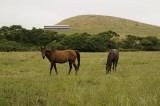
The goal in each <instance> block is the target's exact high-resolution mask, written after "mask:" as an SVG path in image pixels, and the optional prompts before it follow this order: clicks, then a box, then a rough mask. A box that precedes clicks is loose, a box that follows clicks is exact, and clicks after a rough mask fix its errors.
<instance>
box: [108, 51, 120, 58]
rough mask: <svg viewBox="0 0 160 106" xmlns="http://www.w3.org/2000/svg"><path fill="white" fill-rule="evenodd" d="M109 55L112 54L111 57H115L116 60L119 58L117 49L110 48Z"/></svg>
mask: <svg viewBox="0 0 160 106" xmlns="http://www.w3.org/2000/svg"><path fill="white" fill-rule="evenodd" d="M110 55H112V57H113V58H114V59H115V60H118V59H119V51H118V50H117V49H111V50H110Z"/></svg>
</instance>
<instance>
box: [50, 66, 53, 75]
mask: <svg viewBox="0 0 160 106" xmlns="http://www.w3.org/2000/svg"><path fill="white" fill-rule="evenodd" d="M52 68H53V63H51V67H50V75H51V73H52Z"/></svg>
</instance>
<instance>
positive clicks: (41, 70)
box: [0, 52, 160, 106]
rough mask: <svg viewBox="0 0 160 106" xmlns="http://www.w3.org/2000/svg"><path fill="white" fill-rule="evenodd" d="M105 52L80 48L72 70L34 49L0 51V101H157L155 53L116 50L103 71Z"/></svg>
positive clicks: (16, 105)
mask: <svg viewBox="0 0 160 106" xmlns="http://www.w3.org/2000/svg"><path fill="white" fill-rule="evenodd" d="M107 54H108V53H107V52H105V53H81V65H80V70H79V72H78V75H77V76H76V75H75V70H74V69H72V71H71V75H67V73H68V69H69V65H68V63H65V64H57V69H58V73H59V75H58V76H57V75H56V73H55V71H54V70H53V71H52V75H51V76H49V68H50V63H49V61H48V60H47V58H45V59H44V60H43V59H42V56H41V54H40V52H0V106H160V52H120V59H119V63H118V66H117V72H112V73H111V74H108V75H106V72H105V63H106V59H107Z"/></svg>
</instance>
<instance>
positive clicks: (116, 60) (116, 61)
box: [115, 60, 118, 72]
mask: <svg viewBox="0 0 160 106" xmlns="http://www.w3.org/2000/svg"><path fill="white" fill-rule="evenodd" d="M117 63H118V60H116V63H115V72H116V67H117Z"/></svg>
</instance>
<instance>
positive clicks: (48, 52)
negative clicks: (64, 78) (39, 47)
mask: <svg viewBox="0 0 160 106" xmlns="http://www.w3.org/2000/svg"><path fill="white" fill-rule="evenodd" d="M52 52H53V51H52V50H46V52H45V55H46V57H47V58H48V60H49V61H51V56H52Z"/></svg>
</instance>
